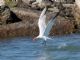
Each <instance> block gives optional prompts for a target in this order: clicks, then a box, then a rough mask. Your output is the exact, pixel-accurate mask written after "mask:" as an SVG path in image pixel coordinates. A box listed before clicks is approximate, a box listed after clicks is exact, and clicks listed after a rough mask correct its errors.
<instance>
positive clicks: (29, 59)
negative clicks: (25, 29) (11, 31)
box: [0, 34, 80, 60]
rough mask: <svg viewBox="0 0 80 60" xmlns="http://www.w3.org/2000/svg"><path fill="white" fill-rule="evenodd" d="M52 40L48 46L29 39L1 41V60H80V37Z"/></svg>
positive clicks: (56, 37)
mask: <svg viewBox="0 0 80 60" xmlns="http://www.w3.org/2000/svg"><path fill="white" fill-rule="evenodd" d="M51 38H52V40H47V44H46V46H44V45H43V44H42V43H43V40H37V41H35V42H33V41H32V38H29V37H18V38H11V39H5V40H4V41H0V60H80V35H75V34H73V35H67V36H54V37H51Z"/></svg>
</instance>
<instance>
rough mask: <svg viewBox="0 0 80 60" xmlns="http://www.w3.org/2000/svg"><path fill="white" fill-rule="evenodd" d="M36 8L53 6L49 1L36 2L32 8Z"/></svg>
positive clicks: (37, 0)
mask: <svg viewBox="0 0 80 60" xmlns="http://www.w3.org/2000/svg"><path fill="white" fill-rule="evenodd" d="M33 6H34V7H35V8H40V9H42V8H44V7H45V6H51V2H50V1H48V0H45V1H44V0H36V2H33V3H32V7H33Z"/></svg>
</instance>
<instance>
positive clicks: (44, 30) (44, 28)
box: [34, 7, 57, 41]
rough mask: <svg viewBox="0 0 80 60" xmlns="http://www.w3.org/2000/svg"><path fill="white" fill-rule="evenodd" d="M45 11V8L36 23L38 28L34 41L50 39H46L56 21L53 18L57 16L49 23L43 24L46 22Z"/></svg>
mask: <svg viewBox="0 0 80 60" xmlns="http://www.w3.org/2000/svg"><path fill="white" fill-rule="evenodd" d="M46 11H47V8H46V7H45V8H44V9H43V11H42V13H41V15H40V17H39V21H38V27H39V35H38V36H37V37H36V38H34V39H43V40H45V41H46V40H47V39H51V38H49V37H48V35H49V32H50V30H51V28H52V26H53V24H54V22H55V21H56V19H55V17H56V16H57V15H56V16H54V17H53V18H52V19H51V20H50V21H49V22H48V24H46V23H45V21H46Z"/></svg>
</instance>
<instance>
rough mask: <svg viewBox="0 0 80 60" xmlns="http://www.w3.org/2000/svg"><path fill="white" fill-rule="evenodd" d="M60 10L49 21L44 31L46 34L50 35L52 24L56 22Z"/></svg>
mask: <svg viewBox="0 0 80 60" xmlns="http://www.w3.org/2000/svg"><path fill="white" fill-rule="evenodd" d="M59 13H60V12H58V13H57V14H56V15H55V16H54V17H52V18H51V20H50V21H49V22H48V24H47V26H46V29H45V32H44V36H48V35H49V32H50V30H51V28H52V26H53V25H54V24H55V21H56V17H57V16H58V15H59Z"/></svg>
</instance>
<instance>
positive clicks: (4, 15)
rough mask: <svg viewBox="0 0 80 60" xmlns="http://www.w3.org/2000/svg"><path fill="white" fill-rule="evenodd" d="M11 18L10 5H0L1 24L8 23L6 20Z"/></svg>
mask: <svg viewBox="0 0 80 60" xmlns="http://www.w3.org/2000/svg"><path fill="white" fill-rule="evenodd" d="M9 18H10V9H9V7H7V6H5V5H2V6H0V24H6V21H7V20H8V19H9Z"/></svg>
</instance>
